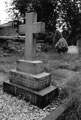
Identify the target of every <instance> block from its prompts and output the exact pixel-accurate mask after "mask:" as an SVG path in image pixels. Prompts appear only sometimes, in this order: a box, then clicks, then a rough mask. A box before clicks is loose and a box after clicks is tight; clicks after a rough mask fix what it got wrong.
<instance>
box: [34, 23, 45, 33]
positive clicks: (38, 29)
mask: <svg viewBox="0 0 81 120" xmlns="http://www.w3.org/2000/svg"><path fill="white" fill-rule="evenodd" d="M32 30H33V31H32V33H43V34H44V33H45V23H44V22H35V23H33V27H32Z"/></svg>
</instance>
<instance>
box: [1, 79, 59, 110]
mask: <svg viewBox="0 0 81 120" xmlns="http://www.w3.org/2000/svg"><path fill="white" fill-rule="evenodd" d="M3 90H4V91H5V92H7V93H10V94H12V95H14V96H21V97H22V98H24V100H26V101H30V102H31V103H32V104H34V105H36V106H38V107H40V108H44V107H46V106H47V105H48V104H49V103H50V102H51V101H52V100H54V98H55V97H56V96H58V92H59V90H58V88H57V87H54V86H52V85H50V86H49V87H46V88H44V89H43V90H41V91H35V90H32V89H29V88H25V87H22V86H20V85H16V84H14V83H10V82H9V81H8V82H3Z"/></svg>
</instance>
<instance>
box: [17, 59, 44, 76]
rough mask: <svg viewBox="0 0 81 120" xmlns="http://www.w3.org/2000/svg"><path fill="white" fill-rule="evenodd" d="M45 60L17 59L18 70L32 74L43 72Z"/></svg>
mask: <svg viewBox="0 0 81 120" xmlns="http://www.w3.org/2000/svg"><path fill="white" fill-rule="evenodd" d="M43 68H44V65H43V62H42V61H37V60H36V61H28V60H18V61H17V70H18V71H22V72H26V73H31V74H39V73H41V72H43Z"/></svg>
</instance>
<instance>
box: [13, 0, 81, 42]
mask: <svg viewBox="0 0 81 120" xmlns="http://www.w3.org/2000/svg"><path fill="white" fill-rule="evenodd" d="M80 4H81V1H80V0H12V9H13V11H14V14H15V16H17V14H18V16H21V17H23V18H24V17H25V12H32V11H36V12H37V13H38V21H44V22H45V23H46V30H49V31H52V32H55V29H56V24H57V23H58V24H59V25H58V26H59V27H61V28H62V29H63V31H64V30H65V28H66V29H67V38H66V36H64V38H65V39H68V40H67V41H68V43H69V44H76V40H77V39H79V38H80V37H81V35H80V33H81V27H80V26H81V24H80V22H79V21H80V19H81V17H80V16H81V15H80V13H79V6H80ZM18 16H17V17H18ZM77 34H78V35H77Z"/></svg>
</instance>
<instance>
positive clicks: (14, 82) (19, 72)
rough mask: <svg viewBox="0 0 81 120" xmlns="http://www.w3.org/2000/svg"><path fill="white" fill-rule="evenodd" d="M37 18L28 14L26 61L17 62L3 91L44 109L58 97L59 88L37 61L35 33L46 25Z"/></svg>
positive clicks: (4, 84)
mask: <svg viewBox="0 0 81 120" xmlns="http://www.w3.org/2000/svg"><path fill="white" fill-rule="evenodd" d="M36 18H37V14H36V13H28V14H27V19H26V20H27V23H28V24H27V25H26V30H25V31H26V33H25V34H26V42H25V60H19V61H17V68H16V70H11V71H10V72H9V81H8V82H4V83H3V90H4V91H5V92H8V93H11V94H13V95H15V96H21V97H23V98H24V99H26V100H27V101H30V102H31V103H33V104H35V105H37V106H39V107H41V108H43V107H45V106H46V105H48V104H49V103H50V102H51V101H52V100H53V99H54V97H55V96H56V95H58V88H57V87H54V86H52V85H50V82H51V75H50V73H46V72H43V66H44V65H43V62H42V61H37V60H35V58H36V56H35V54H36V51H35V39H34V41H33V33H42V32H43V31H44V26H43V25H44V23H41V22H39V23H36ZM33 22H35V23H33Z"/></svg>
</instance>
